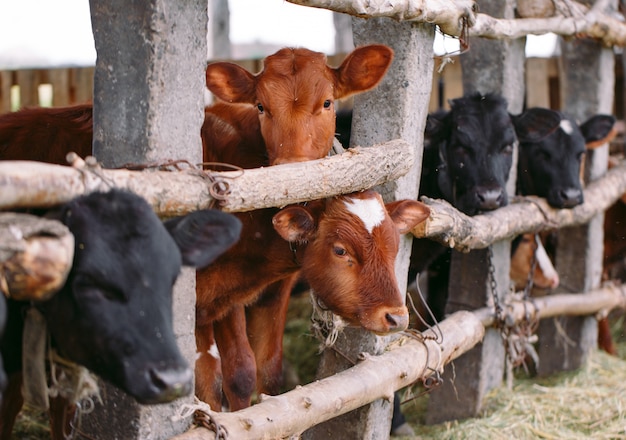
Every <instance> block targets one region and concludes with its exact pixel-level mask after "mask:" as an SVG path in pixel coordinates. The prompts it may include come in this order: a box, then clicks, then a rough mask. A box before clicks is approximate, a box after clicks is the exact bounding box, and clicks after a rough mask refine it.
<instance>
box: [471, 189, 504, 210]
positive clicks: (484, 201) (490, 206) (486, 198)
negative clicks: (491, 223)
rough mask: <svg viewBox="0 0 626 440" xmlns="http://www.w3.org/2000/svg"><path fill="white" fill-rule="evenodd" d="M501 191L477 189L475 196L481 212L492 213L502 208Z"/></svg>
mask: <svg viewBox="0 0 626 440" xmlns="http://www.w3.org/2000/svg"><path fill="white" fill-rule="evenodd" d="M503 194H504V193H503V191H502V189H494V188H478V189H477V190H476V196H477V197H478V206H479V209H480V210H482V211H493V210H494V209H497V208H499V207H500V206H502V200H503Z"/></svg>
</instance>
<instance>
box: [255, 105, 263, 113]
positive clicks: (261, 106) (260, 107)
mask: <svg viewBox="0 0 626 440" xmlns="http://www.w3.org/2000/svg"><path fill="white" fill-rule="evenodd" d="M256 108H257V109H258V110H259V113H263V112H264V111H265V109H264V108H263V104H261V103H260V102H259V103H258V104H257V105H256Z"/></svg>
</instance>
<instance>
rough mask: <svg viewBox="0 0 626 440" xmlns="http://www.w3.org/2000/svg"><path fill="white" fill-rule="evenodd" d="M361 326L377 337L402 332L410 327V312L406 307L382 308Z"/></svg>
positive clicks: (363, 321)
mask: <svg viewBox="0 0 626 440" xmlns="http://www.w3.org/2000/svg"><path fill="white" fill-rule="evenodd" d="M361 325H362V326H363V327H365V328H366V329H367V330H369V331H371V332H374V333H376V334H377V335H386V334H389V333H396V332H401V331H403V330H406V329H407V327H408V326H409V311H408V309H407V308H406V306H402V307H385V308H381V309H380V310H376V311H375V313H374V314H373V315H371V319H370V320H362V322H361Z"/></svg>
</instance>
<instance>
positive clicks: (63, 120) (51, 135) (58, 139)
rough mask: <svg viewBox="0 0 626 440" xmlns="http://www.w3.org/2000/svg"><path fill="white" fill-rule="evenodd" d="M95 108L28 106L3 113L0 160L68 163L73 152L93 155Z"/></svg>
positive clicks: (87, 106)
mask: <svg viewBox="0 0 626 440" xmlns="http://www.w3.org/2000/svg"><path fill="white" fill-rule="evenodd" d="M92 138H93V108H92V105H91V104H80V105H75V106H70V107H60V108H25V109H22V110H20V111H17V112H11V113H6V114H4V115H1V116H0V160H34V161H38V162H48V163H54V164H57V165H67V160H65V156H67V153H69V152H70V151H73V152H75V153H77V154H78V155H79V156H81V157H86V156H89V155H91V150H92V148H91V144H92Z"/></svg>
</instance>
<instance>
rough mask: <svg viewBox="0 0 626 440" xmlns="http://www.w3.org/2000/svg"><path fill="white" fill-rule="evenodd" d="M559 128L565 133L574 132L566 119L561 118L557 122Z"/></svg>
mask: <svg viewBox="0 0 626 440" xmlns="http://www.w3.org/2000/svg"><path fill="white" fill-rule="evenodd" d="M559 126H560V127H561V130H563V131H564V132H565V133H567V134H572V133H573V132H574V128H573V127H572V123H571V122H570V121H568V120H567V119H563V120H562V121H561V123H560V124H559Z"/></svg>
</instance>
